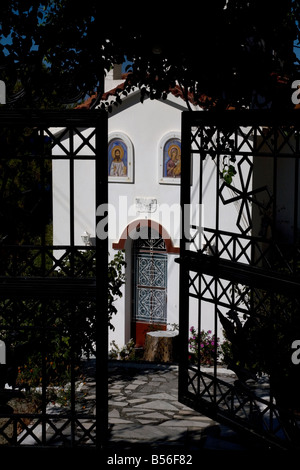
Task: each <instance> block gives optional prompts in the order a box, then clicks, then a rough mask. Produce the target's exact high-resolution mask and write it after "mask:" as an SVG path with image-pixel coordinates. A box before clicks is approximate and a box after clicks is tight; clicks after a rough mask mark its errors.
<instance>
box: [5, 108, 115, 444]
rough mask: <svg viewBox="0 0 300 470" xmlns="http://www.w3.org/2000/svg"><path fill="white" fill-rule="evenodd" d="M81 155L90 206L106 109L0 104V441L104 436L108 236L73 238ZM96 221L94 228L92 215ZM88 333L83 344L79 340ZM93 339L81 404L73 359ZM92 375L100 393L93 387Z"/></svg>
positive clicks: (100, 187) (91, 440) (99, 187)
mask: <svg viewBox="0 0 300 470" xmlns="http://www.w3.org/2000/svg"><path fill="white" fill-rule="evenodd" d="M87 129H88V130H89V132H88V133H86V132H85V131H86V130H87ZM55 161H63V162H65V163H66V168H67V174H66V180H65V182H64V183H65V185H66V187H68V188H69V189H68V200H62V201H61V203H62V204H64V207H65V210H67V212H68V218H67V220H66V221H64V222H65V224H66V225H67V226H68V233H69V241H68V242H67V243H66V244H64V245H61V244H60V245H58V246H55V245H54V244H53V227H52V204H53V200H52V198H53V194H52V184H53V181H52V176H53V165H54V162H55ZM79 161H81V162H82V161H86V162H87V161H89V162H93V164H94V171H95V188H96V194H95V206H96V207H98V206H99V205H100V204H102V203H107V172H105V170H104V171H103V168H104V169H105V168H106V165H105V164H106V162H107V116H106V114H102V112H100V111H88V112H85V111H82V110H80V111H78V110H77V111H75V110H72V111H71V110H70V111H64V112H54V111H53V112H46V111H44V112H43V111H41V112H32V111H21V112H16V111H7V110H1V112H0V169H1V170H0V171H1V175H0V197H1V199H0V223H1V225H0V254H1V256H0V336H1V341H2V343H1V344H2V345H3V344H4V345H5V346H4V347H5V348H6V356H5V360H2V363H1V365H0V443H1V444H2V445H4V446H23V447H24V446H29V445H30V446H38V447H41V446H43V447H45V446H47V447H48V446H67V447H70V446H71V447H74V446H92V447H93V446H97V447H98V446H102V445H103V444H104V441H105V438H106V436H107V419H108V418H107V388H106V387H107V380H106V379H107V350H108V347H107V346H108V345H107V341H108V340H107V269H106V268H107V256H108V249H107V248H108V246H107V239H103V240H101V239H96V241H95V243H94V244H93V245H90V244H88V245H86V244H84V243H83V242H82V243H78V237H77V242H76V237H75V229H76V227H75V222H74V217H75V215H74V211H75V193H76V180H75V177H74V174H75V169H76V165H77V163H78V162H79ZM103 162H104V164H103ZM101 163H102V164H101ZM94 222H95V227H96V226H97V222H98V220H96V215H95V221H94ZM99 300H100V301H99ZM88 329H89V331H90V336H89V338H87V341H86V343H85V342H84V341H83V340H82V337H83V335H84V334H86V332H87V330H88ZM88 343H89V346H88V345H87V344H88ZM91 344H92V346H93V347H94V349H96V348H97V351H96V352H95V354H96V356H97V361H96V359H94V360H93V364H94V363H95V362H97V364H96V369H95V371H94V370H93V373H92V374H91V376H90V377H89V380H90V389H89V390H90V391H91V390H92V394H93V396H92V397H90V398H91V400H89V401H87V398H88V397H86V389H84V380H85V377H86V376H85V372H83V371H82V369H81V362H80V360H79V359H80V358H81V357H82V355H83V354H90V353H91ZM3 357H4V355H2V358H3ZM86 363H87V362H86ZM89 364H90V363H89ZM94 372H95V375H94ZM62 377H63V379H62ZM93 381H94V388H92V385H93V383H92V382H93ZM100 381H101V390H100V389H99V390H98V389H97V392H96V384H97V383H99V382H100ZM96 393H97V394H96ZM95 394H96V395H95ZM96 397H97V398H96ZM96 425H97V430H96Z"/></svg>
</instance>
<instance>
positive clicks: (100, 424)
mask: <svg viewBox="0 0 300 470" xmlns="http://www.w3.org/2000/svg"><path fill="white" fill-rule="evenodd" d="M100 124H101V125H100ZM107 136H108V121H107V117H106V120H104V122H101V120H100V117H99V118H98V122H97V125H96V150H97V154H96V159H95V177H96V182H95V183H96V184H95V188H96V305H97V317H96V338H97V340H96V341H97V352H96V354H97V361H96V383H97V384H98V387H97V390H96V413H97V416H98V419H97V437H96V445H97V448H100V449H103V448H104V447H105V445H106V442H107V437H108V232H106V234H107V236H106V238H104V234H103V239H100V238H99V237H98V234H97V224H98V223H99V222H100V220H101V218H102V217H103V216H98V215H97V214H98V211H97V209H98V207H99V205H101V204H103V203H107V201H108V184H107V182H108V176H107V175H108V170H107V165H108V160H107V145H108V137H107ZM103 172H105V178H104V177H103ZM100 384H101V388H100V386H99V385H100Z"/></svg>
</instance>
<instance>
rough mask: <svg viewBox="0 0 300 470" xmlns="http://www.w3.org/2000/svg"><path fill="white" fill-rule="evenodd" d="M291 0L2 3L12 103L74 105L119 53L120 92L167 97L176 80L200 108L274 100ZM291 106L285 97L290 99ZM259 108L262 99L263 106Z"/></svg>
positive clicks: (288, 54)
mask: <svg viewBox="0 0 300 470" xmlns="http://www.w3.org/2000/svg"><path fill="white" fill-rule="evenodd" d="M299 12H300V6H299V2H298V1H296V0H287V1H284V2H277V4H276V6H275V4H274V2H272V1H271V0H264V1H259V0H248V1H245V0H243V1H238V0H212V1H210V2H199V3H198V4H196V6H195V4H193V5H191V6H183V7H182V6H181V8H179V7H177V6H174V5H171V4H168V5H167V6H166V7H163V6H162V5H161V4H160V5H156V4H152V5H151V6H150V5H149V6H148V7H145V8H144V9H143V10H142V11H141V12H140V13H138V12H137V11H136V10H135V9H129V8H125V7H124V8H123V9H122V10H118V11H113V12H112V11H111V10H110V9H109V6H107V10H104V9H103V6H102V4H100V3H99V2H97V1H96V0H90V1H87V2H81V3H80V2H79V3H78V2H72V1H71V0H61V1H58V0H42V1H39V0H31V1H30V0H22V1H21V0H3V1H2V4H1V20H0V28H1V30H0V34H2V36H3V37H4V38H6V41H4V43H3V44H2V46H1V48H2V54H1V65H2V69H1V74H0V79H2V80H5V81H6V83H7V88H8V96H9V99H10V103H11V105H13V104H14V103H15V105H18V106H20V105H22V106H25V105H30V106H39V107H41V106H48V107H49V106H55V107H59V106H62V105H64V106H65V105H66V104H68V103H75V102H78V100H80V99H82V98H83V97H84V96H86V94H91V93H94V92H95V91H97V90H98V91H100V94H99V93H98V96H101V83H102V80H103V75H104V73H105V71H108V70H109V69H110V67H111V66H112V65H113V64H115V63H121V62H123V61H124V57H125V56H126V57H127V59H128V60H130V61H131V62H132V63H133V65H132V67H131V70H132V72H131V73H130V76H129V77H128V80H127V91H128V90H130V89H132V87H133V86H134V87H138V88H140V89H141V96H142V97H143V96H144V95H145V94H147V95H149V96H150V97H151V98H161V97H165V96H166V95H167V93H168V92H169V90H170V87H173V86H174V84H175V83H179V85H180V86H181V87H182V90H183V92H184V93H185V95H186V97H187V96H188V93H191V94H192V96H193V98H194V100H196V101H197V102H199V103H201V104H202V105H203V106H208V107H210V106H212V105H219V106H227V105H228V104H231V105H233V106H248V105H253V104H254V105H256V106H257V105H258V104H261V101H260V97H261V96H263V97H264V98H265V99H266V101H267V102H269V101H271V102H272V104H273V105H276V106H279V105H280V106H281V105H282V102H284V103H286V102H287V101H286V97H285V96H284V93H283V92H282V91H281V89H282V88H283V89H284V90H285V89H286V88H287V87H282V82H283V83H284V84H285V85H286V83H287V82H288V80H290V79H291V78H294V79H295V74H296V73H297V66H296V64H295V60H296V59H295V55H294V53H293V43H294V41H297V40H299V28H298V19H299ZM288 102H289V103H288V104H290V99H289V100H288ZM263 104H264V105H265V104H266V103H265V101H264V102H263Z"/></svg>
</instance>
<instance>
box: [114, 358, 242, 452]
mask: <svg viewBox="0 0 300 470" xmlns="http://www.w3.org/2000/svg"><path fill="white" fill-rule="evenodd" d="M109 424H110V439H109V447H111V448H116V449H120V447H121V448H122V449H130V448H132V447H134V446H137V445H140V446H143V445H144V446H145V445H147V446H148V447H149V446H150V447H151V446H153V447H154V446H155V447H156V448H160V449H161V448H163V447H168V448H169V447H170V446H172V447H178V448H182V449H183V448H184V449H185V451H187V450H190V451H195V450H199V449H201V448H210V449H225V448H228V449H231V450H233V449H239V450H241V449H243V446H242V445H241V443H240V442H239V440H238V438H237V436H236V434H235V433H233V432H232V431H231V430H229V429H228V428H226V427H223V426H220V425H218V424H217V423H216V422H214V421H213V420H211V419H210V418H208V417H206V416H203V415H201V414H200V413H197V412H195V411H194V410H192V409H191V408H188V407H187V406H185V405H183V404H181V403H179V402H178V367H177V366H173V365H154V364H149V365H147V364H141V365H139V364H130V363H119V364H117V363H113V362H112V363H111V364H110V367H109Z"/></svg>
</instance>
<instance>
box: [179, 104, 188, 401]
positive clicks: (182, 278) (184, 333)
mask: <svg viewBox="0 0 300 470" xmlns="http://www.w3.org/2000/svg"><path fill="white" fill-rule="evenodd" d="M188 117H189V114H187V113H182V122H181V126H182V128H181V135H182V136H184V135H185V136H186V135H188V134H189V121H188ZM181 155H182V157H181V160H183V161H184V162H185V164H184V165H182V167H181V193H180V204H181V240H180V256H181V257H182V255H183V253H184V252H185V249H186V243H187V242H188V239H189V236H188V235H189V233H188V230H187V229H188V228H189V223H190V220H189V219H190V213H189V206H190V178H191V154H190V145H189V141H188V139H183V140H182V147H181ZM179 273H180V274H179V286H180V288H179V351H180V353H179V379H178V394H179V397H183V396H184V395H185V393H186V392H187V381H188V375H187V374H188V355H187V354H186V351H187V350H188V327H189V314H188V312H189V308H188V304H189V295H188V292H189V276H188V271H187V267H186V264H185V262H184V259H181V263H180V271H179Z"/></svg>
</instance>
